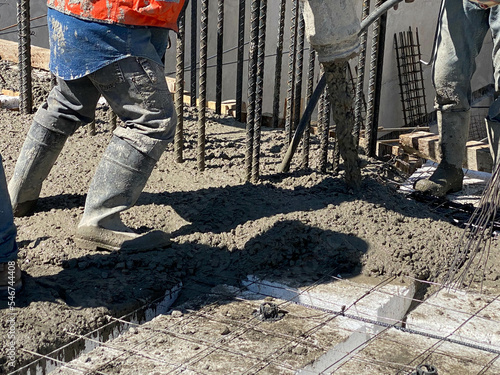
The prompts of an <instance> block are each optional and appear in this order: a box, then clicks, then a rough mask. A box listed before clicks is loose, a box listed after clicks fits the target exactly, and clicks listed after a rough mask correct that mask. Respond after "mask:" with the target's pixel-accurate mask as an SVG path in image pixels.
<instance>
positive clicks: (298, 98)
mask: <svg viewBox="0 0 500 375" xmlns="http://www.w3.org/2000/svg"><path fill="white" fill-rule="evenodd" d="M298 8H299V13H298V21H297V23H298V24H297V52H296V58H297V63H296V73H295V97H294V110H293V128H294V129H296V128H297V125H298V124H299V121H300V107H301V104H302V76H303V72H304V34H305V30H306V24H305V22H304V15H303V13H302V9H300V8H301V7H298Z"/></svg>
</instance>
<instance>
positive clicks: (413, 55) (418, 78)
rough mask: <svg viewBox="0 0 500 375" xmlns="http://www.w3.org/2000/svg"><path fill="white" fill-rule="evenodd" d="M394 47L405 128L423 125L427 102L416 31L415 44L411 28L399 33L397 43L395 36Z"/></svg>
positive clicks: (425, 117) (425, 118) (425, 119)
mask: <svg viewBox="0 0 500 375" xmlns="http://www.w3.org/2000/svg"><path fill="white" fill-rule="evenodd" d="M394 47H395V50H396V60H397V67H398V76H399V86H400V96H401V104H402V106H403V118H404V123H405V126H418V125H422V124H425V123H427V102H426V98H425V87H424V78H423V71H422V64H421V63H420V60H421V53H420V40H419V35H418V29H416V42H415V40H414V37H413V31H412V29H411V28H410V29H409V30H408V31H407V32H400V33H399V42H398V38H397V36H396V34H395V35H394Z"/></svg>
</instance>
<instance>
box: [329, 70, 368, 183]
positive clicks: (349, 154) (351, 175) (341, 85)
mask: <svg viewBox="0 0 500 375" xmlns="http://www.w3.org/2000/svg"><path fill="white" fill-rule="evenodd" d="M323 67H324V69H325V75H326V81H327V84H328V86H327V87H328V94H329V97H330V103H331V111H332V116H333V120H334V121H335V124H336V134H337V141H338V142H339V150H340V155H341V156H342V159H343V160H344V169H345V180H346V183H347V184H348V185H349V187H351V188H354V189H359V187H360V186H361V170H360V161H359V158H358V153H357V150H356V145H355V143H354V137H353V135H352V131H353V127H354V112H353V99H352V95H351V92H350V90H349V86H348V84H347V75H346V73H347V70H346V69H347V61H345V60H341V61H335V62H332V63H324V64H323Z"/></svg>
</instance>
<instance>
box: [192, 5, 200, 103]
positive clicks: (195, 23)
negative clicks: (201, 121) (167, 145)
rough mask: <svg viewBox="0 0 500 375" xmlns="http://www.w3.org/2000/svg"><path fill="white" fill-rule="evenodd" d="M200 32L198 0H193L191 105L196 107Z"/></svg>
mask: <svg viewBox="0 0 500 375" xmlns="http://www.w3.org/2000/svg"><path fill="white" fill-rule="evenodd" d="M197 33H198V0H191V107H196V82H197V80H198V78H197V76H196V66H197V63H196V49H197V45H198V44H197V42H196V40H197V39H196V34H197Z"/></svg>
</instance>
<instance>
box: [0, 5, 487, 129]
mask: <svg viewBox="0 0 500 375" xmlns="http://www.w3.org/2000/svg"><path fill="white" fill-rule="evenodd" d="M2 3H3V5H0V29H3V28H5V27H7V26H10V25H12V24H15V22H16V1H14V0H0V4H2ZM199 3H200V0H198V5H199ZM250 3H251V2H250V1H247V9H246V19H247V25H246V35H245V40H246V41H248V39H249V21H250ZM268 4H269V5H268V7H269V14H268V19H267V30H268V32H267V40H266V55H269V57H268V58H266V62H265V64H266V65H265V77H264V82H265V87H264V93H265V94H264V105H265V107H264V111H265V112H271V110H272V101H273V89H274V71H275V56H274V54H275V52H276V44H277V28H278V18H279V14H278V1H269V2H268ZM358 6H359V10H361V1H359V2H358ZM287 7H288V8H287V18H289V17H290V7H291V1H288V2H287ZM439 7H440V1H437V0H415V2H414V3H409V4H405V3H402V4H401V5H400V7H399V9H398V10H397V11H394V10H390V11H389V13H388V22H387V24H388V27H387V39H386V48H385V63H384V70H383V86H382V102H381V109H380V116H381V117H380V125H381V126H384V127H400V126H402V125H403V114H402V106H401V101H400V94H399V92H400V91H399V83H398V74H397V64H396V54H395V50H394V46H393V36H394V33H399V32H401V31H406V30H408V28H409V27H411V28H412V29H413V30H414V31H415V30H416V29H417V28H418V30H419V35H420V43H421V50H422V54H423V56H422V57H423V60H429V59H430V55H431V52H432V45H433V39H434V32H435V25H436V20H437V16H438V12H439ZM189 12H190V9H189V8H188V12H187V32H188V35H189V32H190V27H191V26H190V25H191V22H190V13H189ZM45 13H46V6H45V0H31V16H32V18H34V17H37V16H39V15H43V14H45ZM225 17H226V18H225V20H226V22H225V25H224V27H225V30H224V50H229V49H231V48H233V47H236V46H237V25H238V1H236V0H231V1H226V2H225ZM216 18H217V1H215V0H212V1H210V3H209V37H208V43H209V48H208V56H209V57H214V56H215V54H216V22H217V21H216ZM45 25H46V20H45V19H44V18H42V19H39V20H36V21H33V23H32V32H33V34H34V35H32V42H33V44H35V45H38V46H42V47H47V46H48V36H47V31H46V26H45ZM289 29H290V28H289V25H288V23H287V25H286V27H285V30H286V34H285V46H284V50H285V51H288V43H289ZM16 33H17V29H16V28H12V29H8V30H4V31H0V38H3V39H8V40H17V34H16ZM197 35H198V36H199V29H198V32H197ZM187 39H188V40H187V41H186V48H187V49H186V51H187V52H188V53H187V54H186V66H188V65H191V61H190V54H189V50H190V48H191V46H190V40H189V37H188V38H187ZM172 41H173V47H172V50H171V51H169V52H168V53H167V64H166V72H167V73H172V74H174V73H175V35H174V34H173V33H172ZM369 41H370V38H369ZM306 45H307V43H306ZM491 49H492V43H491V37H489V36H488V37H487V38H486V40H485V44H484V47H483V51H482V53H481V55H480V57H479V58H478V69H477V72H476V75H475V77H474V81H473V89H477V88H479V87H483V86H485V85H486V84H488V83H490V82H492V68H491ZM244 56H245V59H247V58H248V45H247V46H246V48H245V55H244ZM304 58H305V60H304V66H305V67H306V66H307V59H308V53H307V52H306V53H305V56H304ZM367 60H368V59H367ZM368 61H369V60H368ZM215 62H216V61H215V58H212V59H210V60H209V66H212V67H209V69H208V86H209V87H208V89H209V91H208V97H209V100H214V99H215V67H213V66H214V65H215ZM235 62H236V50H233V51H230V52H227V53H226V54H225V55H224V64H226V65H225V66H224V71H223V72H224V84H223V100H226V99H233V98H235V95H236V94H235V91H236V83H235V77H236V64H235ZM355 63H356V61H353V64H352V67H353V71H354V66H355ZM282 68H283V73H282V74H283V75H282V80H281V86H282V93H281V98H282V100H283V99H284V97H285V96H286V86H287V72H288V55H287V54H285V55H284V56H283V66H282ZM244 69H245V73H244V80H245V82H244V100H246V75H247V73H246V69H247V65H246V63H245V66H244ZM316 72H318V69H316ZM316 74H317V73H316ZM366 77H368V75H366ZM424 79H425V89H426V94H427V103H428V110H429V111H432V109H433V97H434V91H433V88H432V84H431V67H424ZM189 85H190V73H189V72H186V88H187V89H188V88H189ZM303 93H305V85H304V88H303ZM282 107H283V104H282Z"/></svg>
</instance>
